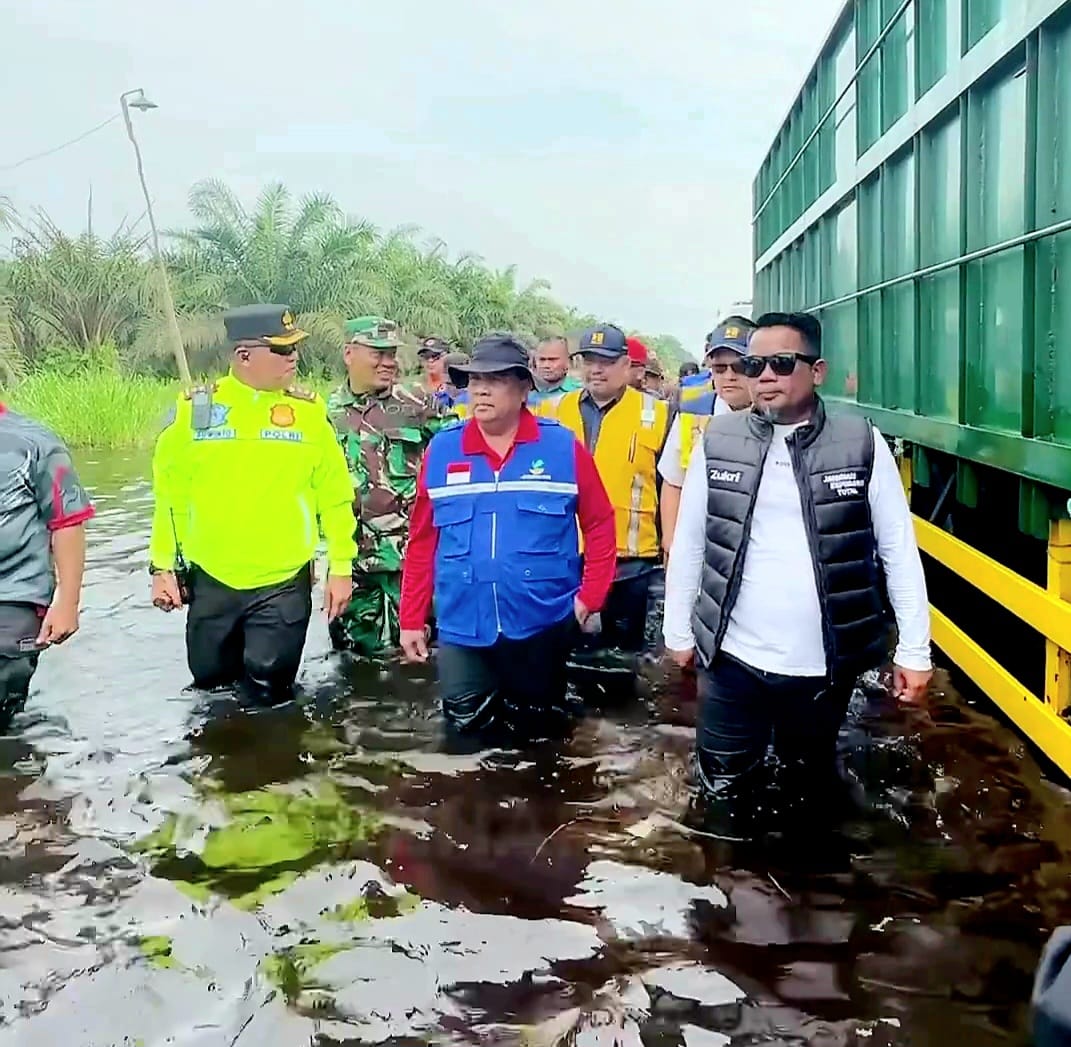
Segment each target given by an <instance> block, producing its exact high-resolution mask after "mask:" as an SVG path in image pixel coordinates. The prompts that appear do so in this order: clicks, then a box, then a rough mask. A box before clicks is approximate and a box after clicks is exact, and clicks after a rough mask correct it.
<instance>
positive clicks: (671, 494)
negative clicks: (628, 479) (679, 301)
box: [658, 316, 754, 554]
mask: <svg viewBox="0 0 1071 1047" xmlns="http://www.w3.org/2000/svg"><path fill="white" fill-rule="evenodd" d="M753 327H754V324H752V322H751V321H750V320H748V319H746V318H745V317H742V316H730V317H728V318H727V319H725V320H723V321H722V322H721V323H720V324H718V326H717V327H715V328H714V330H713V331H711V332H710V334H708V335H707V341H706V356H705V358H704V363H705V364H706V365H707V368H708V370H707V371H705V372H703V373H697V375H696V377H695V379H694V380H692V381H690V382H689V383H688V384H684V383H683V382H682V385H681V395H680V397H679V401H678V402H679V407H678V411H677V414H676V415H675V417H674V419H673V424H672V425H671V426H670V429H669V436H668V437H666V446H665V449H664V450H663V451H662V456H661V458H659V460H658V474H659V475H660V476H661V477H662V481H663V483H662V497H661V500H660V502H659V511H660V513H661V515H662V548H663V550H664V551H665V552H666V553H667V554H668V553H669V547H670V546H671V545H672V544H673V531H674V530H675V529H676V526H677V513H678V512H679V511H680V504H681V488H682V487H683V486H684V474H685V471H686V470H687V468H688V463H689V461H691V458H692V449H693V448H694V447H695V446H696V445H697V444H698V443H700V442H701V441H702V438H703V432H704V430H705V429H706V425H707V422H708V421H709V420H710V418H711V417H712V416H713V415H717V414H728V413H730V412H731V411H742V410H744V409H745V408H749V407H750V406H751V392H750V390H749V389H748V387H747V382H746V381H745V379H744V377H743V375H742V374H741V373H740V370H739V367H740V359H741V357H742V356H743V355H744V354H745V353H746V352H747V340H748V337H749V335H750V334H751V331H752V329H753Z"/></svg>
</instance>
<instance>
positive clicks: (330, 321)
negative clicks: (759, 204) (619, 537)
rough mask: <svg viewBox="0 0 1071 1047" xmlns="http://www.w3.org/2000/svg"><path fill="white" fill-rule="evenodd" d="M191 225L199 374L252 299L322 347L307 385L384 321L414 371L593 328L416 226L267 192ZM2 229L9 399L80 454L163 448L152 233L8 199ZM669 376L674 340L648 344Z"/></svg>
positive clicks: (179, 292)
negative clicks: (418, 358) (378, 318)
mask: <svg viewBox="0 0 1071 1047" xmlns="http://www.w3.org/2000/svg"><path fill="white" fill-rule="evenodd" d="M189 208H190V212H191V215H192V218H193V224H192V225H191V226H190V227H189V228H186V229H180V230H174V231H172V232H170V233H169V234H168V243H169V245H170V247H169V249H168V255H167V266H168V270H169V274H170V282H171V285H172V291H173V294H174V299H175V306H176V310H177V312H178V315H179V326H180V330H181V332H182V337H183V342H184V344H185V347H186V351H187V354H188V356H189V358H190V366H191V370H192V371H193V373H194V374H195V375H201V376H208V375H214V374H218V373H220V372H221V371H222V370H223V369H224V368H225V366H226V346H225V341H224V333H223V324H222V320H221V314H222V312H223V310H224V309H226V308H228V307H231V306H237V305H245V304H249V303H252V302H267V301H275V302H285V303H287V304H289V305H290V306H291V307H292V308H293V309H294V310H295V311H296V312H297V314H298V318H299V322H300V323H301V324H302V325H303V326H304V327H306V329H307V330H308V331H309V332H310V334H311V335H312V337H311V338H310V339H309V342H308V343H307V344H306V346H305V347H304V349H303V352H302V368H303V370H304V371H305V373H306V377H307V379H308V380H311V381H314V382H317V383H321V382H326V381H327V380H328V378H329V376H331V375H333V374H338V373H340V371H339V368H340V358H339V346H340V345H341V342H342V323H343V321H344V320H345V319H346V318H347V317H348V316H354V315H359V314H366V313H376V314H379V315H382V316H389V317H392V318H393V319H396V320H397V321H398V322H399V323H400V324H401V325H402V327H403V329H404V332H405V336H406V340H407V349H406V350H405V351H403V359H402V363H403V366H405V367H412V366H414V364H415V353H414V350H415V346H416V345H417V343H418V342H419V340H420V339H421V338H423V337H425V336H427V335H430V334H435V335H440V336H443V337H446V338H449V339H452V340H454V341H455V342H456V343H457V344H458V345H461V346H469V345H471V344H472V343H473V342H474V341H475V340H476V339H478V338H479V337H480V336H481V335H483V334H485V333H486V332H488V331H494V330H509V331H513V332H515V333H517V334H519V335H521V336H522V337H524V338H526V339H530V340H534V339H536V338H539V337H542V336H544V335H549V334H561V333H569V332H574V331H576V330H577V329H578V328H580V327H582V326H584V325H585V324H587V323H590V322H593V318H592V317H590V316H584V315H582V314H580V313H578V312H577V311H576V310H574V309H571V308H569V307H566V306H564V305H562V304H561V303H559V302H558V301H556V300H555V299H554V298H552V297H551V296H550V295H549V294H548V290H549V285H548V284H547V283H546V281H543V280H534V281H532V282H530V283H528V284H525V285H521V284H519V283H518V280H517V272H516V269H515V267H513V266H510V267H507V268H505V269H493V268H491V267H489V266H487V265H486V264H485V263H484V262H483V261H482V260H481V259H480V258H478V257H476V256H474V255H461V256H459V257H454V258H452V257H450V255H449V254H448V252H447V250H446V245H445V244H443V243H442V241H440V240H425V241H422V240H421V239H420V238H419V231H418V230H417V229H415V228H412V227H405V228H400V229H394V230H390V231H381V230H379V229H376V228H375V227H374V226H372V225H370V224H369V223H368V222H365V221H362V220H360V219H356V218H353V217H350V216H348V215H347V214H346V213H345V212H344V211H343V209H342V207H341V206H340V205H339V204H338V202H336V201H335V200H334V199H333V198H332V197H330V196H326V195H323V194H315V195H311V196H306V197H303V198H301V199H300V200H295V199H294V197H293V196H292V195H291V194H290V192H289V191H288V190H287V189H286V188H285V187H284V186H282V185H272V186H269V187H268V188H267V189H265V190H264V192H263V193H262V194H261V196H260V198H259V199H258V200H257V202H256V205H255V206H254V207H253V208H252V209H251V210H247V209H245V208H244V207H243V206H242V205H241V203H240V202H239V200H238V199H237V198H236V196H235V195H234V193H233V192H232V191H231V190H230V189H228V188H227V186H225V185H223V184H222V183H220V182H216V181H206V182H201V183H198V184H197V185H195V186H194V187H193V189H192V190H191V192H190V196H189ZM0 226H4V227H7V228H8V229H10V230H11V232H12V234H13V240H12V257H11V258H10V260H7V261H0V390H2V395H3V397H4V399H6V400H8V401H10V402H11V403H12V405H13V406H16V407H17V408H19V409H21V410H25V411H27V412H29V413H32V414H35V415H36V416H38V417H40V418H41V419H42V420H43V421H45V422H47V423H48V424H50V425H52V426H53V427H54V428H55V429H56V430H57V431H58V432H59V433H60V435H61V436H63V437H64V439H66V440H68V441H70V442H71V443H72V444H74V445H87V444H89V445H97V446H104V447H124V446H131V445H133V444H137V443H146V442H150V441H151V440H152V439H153V437H154V436H155V432H156V428H157V423H158V420H159V418H160V416H161V413H162V411H163V410H164V409H165V407H166V404H167V403H168V401H169V400H170V398H171V396H172V395H173V393H172V390H173V388H174V386H173V384H172V383H173V375H174V365H173V361H172V357H171V349H170V345H169V342H168V339H167V336H166V326H165V321H164V314H163V306H162V294H161V291H162V289H161V287H160V279H159V274H158V271H157V269H156V267H155V266H154V265H152V264H151V261H150V258H149V255H148V250H147V241H146V238H145V236H144V235H143V234H141V233H139V232H137V231H136V230H134V229H132V228H130V227H127V226H123V227H121V228H119V229H118V230H116V231H115V232H114V233H113V234H112V235H110V236H107V237H104V236H101V235H100V234H99V233H98V232H97V231H96V230H94V228H93V224H92V213H90V218H89V221H88V223H87V228H86V229H85V230H84V231H83V232H82V233H80V234H79V235H77V236H72V235H70V234H68V233H65V232H64V231H63V230H61V229H59V228H58V227H57V226H56V225H55V224H54V223H53V222H52V221H51V220H50V219H49V218H48V217H47V216H46V215H44V214H41V213H37V214H35V215H33V216H32V217H30V218H24V217H21V216H20V215H18V214H16V213H15V211H14V209H13V208H12V207H11V206H10V202H9V201H7V200H6V199H4V198H2V197H0ZM641 337H643V338H644V339H645V341H647V343H648V345H649V346H650V347H651V348H652V349H654V350H655V352H656V353H657V354H658V356H659V358H660V359H661V360H662V362H663V363H664V364H665V365H666V366H667V367H669V368H673V369H675V368H676V365H677V363H678V362H679V360H680V359H681V358H683V357H684V355H685V354H684V351H683V349H682V348H681V346H680V343H679V342H677V341H676V339H673V338H669V337H666V336H650V335H642V336H641Z"/></svg>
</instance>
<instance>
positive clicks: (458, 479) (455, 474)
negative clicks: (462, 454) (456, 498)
mask: <svg viewBox="0 0 1071 1047" xmlns="http://www.w3.org/2000/svg"><path fill="white" fill-rule="evenodd" d="M471 479H472V466H471V465H469V463H468V462H450V463H449V464H448V465H447V466H446V483H447V484H448V485H449V484H467V483H468V482H469V481H470V480H471Z"/></svg>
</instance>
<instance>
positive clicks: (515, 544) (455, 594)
mask: <svg viewBox="0 0 1071 1047" xmlns="http://www.w3.org/2000/svg"><path fill="white" fill-rule="evenodd" d="M450 377H451V380H452V381H453V382H454V384H455V385H457V386H458V388H467V389H468V391H469V403H470V411H471V418H470V420H469V421H468V422H466V423H465V424H464V425H463V426H462V425H456V426H451V427H449V428H447V429H444V430H442V431H441V432H440V433H438V434H437V435H436V436H435V437H433V439H432V440H431V443H430V444H429V445H428V449H427V452H426V454H425V456H424V461H423V464H422V466H421V472H420V476H419V478H418V480H417V493H416V501H415V503H414V505H413V509H412V512H411V515H410V530H409V544H408V547H407V549H406V554H405V562H404V564H403V571H402V592H401V606H400V613H399V618H400V625H401V643H402V649H403V651H404V653H405V657H406V658H407V660H409V661H417V662H422V661H426V660H427V658H428V643H427V621H428V616H429V612H430V610H431V604H432V597H433V595H434V600H435V619H436V626H437V629H438V634H439V654H438V674H439V685H440V691H441V697H442V702H443V710H444V714H445V716H446V718H447V722H448V724H449V726H450V727H452V728H454V729H456V730H458V731H462V732H467V731H482V730H483V729H484V728H487V727H491V726H500V725H501V726H505V727H506V728H508V729H511V730H512V731H514V732H516V733H518V734H523V735H526V736H532V735H533V734H537V735H538V734H541V733H543V732H544V731H546V730H548V729H549V728H550V724H551V721H555V723H558V722H560V721H561V718H562V715H563V714H564V699H565V687H566V678H565V667H566V660H567V658H568V656H569V652H570V651H571V649H572V647H573V644H574V642H575V640H576V637H577V633H578V627H579V628H583V627H584V626H585V625H586V624H587V623H588V621H589V619H590V617H591V616H592V615H593V614H595V613H596V612H598V611H599V610H601V609H602V605H603V603H604V601H605V599H606V595H607V593H608V592H609V589H610V585H611V583H612V582H613V578H614V571H615V557H616V539H615V533H614V511H613V507H612V506H611V504H610V500H609V498H608V497H607V494H606V490H605V488H604V487H603V484H602V481H601V480H600V478H599V475H598V471H597V470H596V468H595V462H594V460H593V459H592V457H591V455H590V454H589V453H588V451H587V450H586V449H585V448H584V446H583V445H582V444H580V443H579V442H578V441H577V440H576V438H575V437H574V436H573V434H572V433H571V432H570V431H569V430H568V429H566V428H565V427H563V426H561V425H559V424H558V423H557V422H555V421H551V420H549V419H543V418H536V417H535V416H534V415H533V414H531V412H529V410H528V409H527V407H526V406H525V401H526V398H527V396H528V392H529V390H530V389H531V388H532V385H533V382H532V375H531V372H530V371H529V369H528V357H527V353H526V351H525V349H524V346H522V345H521V344H520V343H519V342H518V341H516V340H515V339H514V338H512V337H510V336H506V335H491V336H488V337H487V338H484V339H483V340H482V341H481V342H480V343H479V344H478V345H477V346H476V348H475V350H474V351H473V355H472V360H471V362H470V363H468V364H466V365H463V366H457V367H451V368H450ZM581 541H582V543H583V557H582V558H581V555H580V542H581Z"/></svg>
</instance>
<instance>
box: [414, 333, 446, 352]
mask: <svg viewBox="0 0 1071 1047" xmlns="http://www.w3.org/2000/svg"><path fill="white" fill-rule="evenodd" d="M448 352H450V343H449V342H447V341H445V340H444V339H442V338H435V337H432V338H425V339H424V341H422V342H421V343H420V348H419V349H418V350H417V356H442V355H443V353H448Z"/></svg>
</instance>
